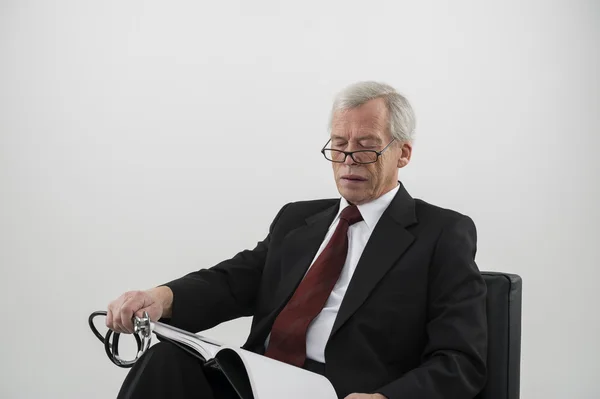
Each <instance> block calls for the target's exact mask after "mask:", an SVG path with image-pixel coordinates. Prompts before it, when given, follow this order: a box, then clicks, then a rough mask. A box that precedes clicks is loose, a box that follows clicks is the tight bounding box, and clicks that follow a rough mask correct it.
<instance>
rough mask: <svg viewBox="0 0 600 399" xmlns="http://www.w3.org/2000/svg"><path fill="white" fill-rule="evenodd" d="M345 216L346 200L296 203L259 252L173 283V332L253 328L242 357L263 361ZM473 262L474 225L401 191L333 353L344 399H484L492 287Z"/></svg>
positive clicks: (361, 272) (334, 335) (357, 275)
mask: <svg viewBox="0 0 600 399" xmlns="http://www.w3.org/2000/svg"><path fill="white" fill-rule="evenodd" d="M338 208H339V200H338V199H331V200H329V199H328V200H316V201H304V202H294V203H289V204H287V205H285V206H284V207H283V208H282V209H281V210H280V211H279V213H278V214H277V216H276V217H275V220H274V221H273V223H272V224H271V227H270V229H269V234H268V236H267V237H266V238H265V239H264V240H263V241H261V242H259V243H258V244H257V246H256V247H255V248H254V249H253V250H245V251H242V252H240V253H238V254H237V255H235V256H234V257H233V258H232V259H229V260H226V261H223V262H221V263H219V264H218V265H216V266H214V267H212V268H210V269H204V270H200V271H197V272H194V273H191V274H189V275H187V276H185V277H182V278H180V279H178V280H175V281H172V282H170V283H167V284H166V285H167V286H169V287H170V288H171V289H172V290H173V294H174V301H173V314H172V318H171V320H170V323H171V324H173V325H176V326H178V327H181V328H184V329H186V330H190V331H195V332H196V331H201V330H205V329H208V328H211V327H214V326H215V325H217V324H219V323H221V322H224V321H227V320H231V319H234V318H237V317H241V316H254V317H253V321H252V328H251V331H250V335H249V337H248V339H247V342H246V343H245V344H244V348H245V349H248V350H252V351H254V352H258V353H264V342H265V339H266V337H267V335H268V334H269V332H270V330H271V326H272V325H273V322H274V320H275V318H276V316H277V315H278V313H279V312H280V311H281V310H282V308H283V307H284V306H285V304H286V302H287V301H288V300H289V298H290V297H291V295H292V293H293V292H294V290H295V289H296V287H297V286H298V284H299V283H300V281H301V279H302V277H303V276H304V274H305V272H306V271H307V269H308V267H309V266H310V262H311V261H312V259H313V258H314V256H315V254H316V252H317V250H318V248H319V246H320V245H321V243H322V241H323V239H324V237H325V234H326V232H327V230H328V228H329V226H330V224H331V222H332V221H333V218H334V217H335V215H336V213H337V211H338ZM475 251H476V231H475V226H474V224H473V222H472V220H471V219H470V218H468V217H466V216H463V215H461V214H459V213H456V212H453V211H450V210H446V209H442V208H438V207H435V206H433V205H430V204H427V203H426V202H423V201H421V200H414V199H413V198H412V197H411V196H410V195H409V194H408V192H407V191H406V190H405V189H404V187H403V186H401V187H400V189H399V191H398V193H397V194H396V196H395V197H394V199H393V200H392V202H391V204H390V206H389V207H388V208H387V210H386V211H385V212H384V213H383V215H382V217H381V219H380V220H379V222H378V224H377V226H376V227H375V229H374V230H373V233H372V235H371V237H370V239H369V241H368V243H367V245H366V247H365V249H364V252H363V254H362V257H361V258H360V261H359V263H358V265H357V267H356V270H355V272H354V275H353V277H352V280H351V282H350V285H349V287H348V289H347V291H346V294H345V297H344V299H343V302H342V304H341V307H340V309H339V313H338V315H337V318H336V320H335V323H334V326H333V330H332V332H331V335H330V336H329V340H328V342H327V346H326V348H325V361H326V366H325V368H326V371H325V375H326V377H327V378H328V379H329V380H330V381H331V383H332V384H333V386H334V388H335V390H336V392H337V394H338V396H339V397H340V398H343V397H344V396H346V395H348V394H350V393H353V392H358V393H373V392H379V393H382V394H383V395H385V396H387V397H388V398H389V399H416V398H427V399H435V398H448V399H462V398H464V399H466V398H472V397H474V396H475V395H476V394H477V393H478V392H479V391H480V390H481V389H482V387H483V385H484V383H485V378H486V365H485V364H486V351H487V327H486V326H487V322H486V313H485V298H486V285H485V283H484V281H483V279H482V277H481V275H480V273H479V270H478V268H477V266H476V264H475V261H474V257H475Z"/></svg>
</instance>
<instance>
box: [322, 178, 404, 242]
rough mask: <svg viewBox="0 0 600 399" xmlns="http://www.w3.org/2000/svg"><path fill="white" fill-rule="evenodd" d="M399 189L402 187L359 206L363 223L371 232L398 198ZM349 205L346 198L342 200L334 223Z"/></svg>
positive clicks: (398, 186)
mask: <svg viewBox="0 0 600 399" xmlns="http://www.w3.org/2000/svg"><path fill="white" fill-rule="evenodd" d="M399 189H400V185H399V184H398V185H397V186H396V187H395V188H394V189H392V190H390V191H388V192H387V193H385V194H383V195H382V196H381V197H379V198H377V199H374V200H373V201H371V202H367V203H366V204H362V205H357V206H358V210H359V211H360V214H361V215H362V217H363V221H364V222H365V223H366V224H367V227H368V228H369V229H370V230H371V231H373V229H374V228H375V226H376V225H377V222H379V219H380V218H381V215H383V212H385V210H386V209H387V207H388V206H389V205H390V203H391V202H392V200H393V199H394V197H395V196H396V193H398V190H399ZM349 205H350V204H349V203H348V201H347V200H346V198H344V197H341V198H340V209H339V210H338V213H337V215H336V216H335V218H334V219H333V222H334V223H335V222H336V221H337V220H338V218H339V217H340V214H341V213H342V211H343V210H344V209H345V208H346V207H347V206H349Z"/></svg>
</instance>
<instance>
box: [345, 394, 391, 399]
mask: <svg viewBox="0 0 600 399" xmlns="http://www.w3.org/2000/svg"><path fill="white" fill-rule="evenodd" d="M344 399H387V397H385V396H383V395H382V394H380V393H352V394H350V395H348V396H346V397H345V398H344Z"/></svg>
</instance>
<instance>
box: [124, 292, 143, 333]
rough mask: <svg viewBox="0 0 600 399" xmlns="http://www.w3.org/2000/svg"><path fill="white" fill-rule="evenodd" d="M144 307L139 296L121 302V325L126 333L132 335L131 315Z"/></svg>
mask: <svg viewBox="0 0 600 399" xmlns="http://www.w3.org/2000/svg"><path fill="white" fill-rule="evenodd" d="M143 306H144V301H143V299H142V298H140V295H134V296H132V297H130V298H128V299H126V300H125V302H123V305H122V306H121V324H122V325H123V328H124V329H125V331H127V332H128V333H133V321H132V319H133V315H134V313H135V312H137V311H138V310H140V309H141V308H142V307H143Z"/></svg>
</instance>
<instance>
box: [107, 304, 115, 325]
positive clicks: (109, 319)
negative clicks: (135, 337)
mask: <svg viewBox="0 0 600 399" xmlns="http://www.w3.org/2000/svg"><path fill="white" fill-rule="evenodd" d="M105 324H106V327H108V328H110V329H111V330H113V329H114V323H113V314H112V310H111V309H110V306H109V307H108V309H107V310H106V320H105Z"/></svg>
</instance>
